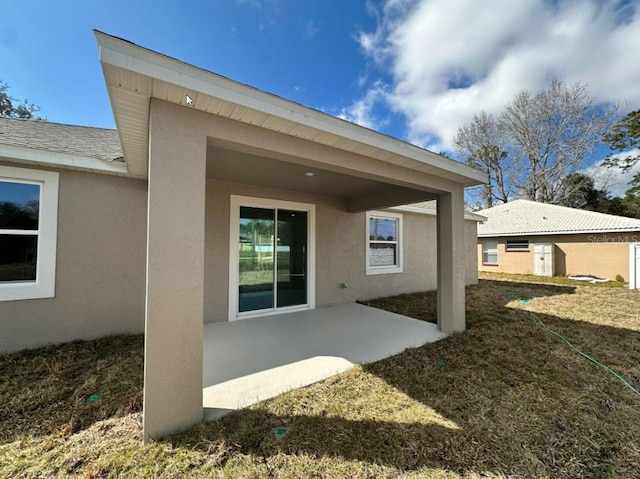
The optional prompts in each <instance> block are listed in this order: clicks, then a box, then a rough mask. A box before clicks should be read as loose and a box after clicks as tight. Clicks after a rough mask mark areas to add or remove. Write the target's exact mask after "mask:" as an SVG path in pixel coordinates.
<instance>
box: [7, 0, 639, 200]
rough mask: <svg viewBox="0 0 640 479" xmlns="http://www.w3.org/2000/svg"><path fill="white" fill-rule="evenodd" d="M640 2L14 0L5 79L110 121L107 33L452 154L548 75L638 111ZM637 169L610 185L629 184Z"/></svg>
mask: <svg viewBox="0 0 640 479" xmlns="http://www.w3.org/2000/svg"><path fill="white" fill-rule="evenodd" d="M639 6H640V0H518V1H513V0H483V1H477V0H456V1H451V0H361V1H360V0H340V1H339V0H304V1H302V0H209V1H196V0H182V1H181V2H175V1H174V2H170V1H166V0H156V1H142V0H128V1H123V0H110V1H108V2H107V1H98V0H84V1H81V0H77V1H70V0H57V1H52V0H3V2H2V20H3V21H2V24H1V26H0V66H1V69H0V79H2V80H4V81H5V82H6V83H8V84H9V85H10V87H11V88H10V93H11V94H12V95H13V96H15V97H17V98H19V99H22V98H28V99H29V100H30V101H32V102H34V103H36V104H38V105H39V106H40V107H41V108H42V111H41V114H42V115H44V116H45V117H46V118H47V119H49V120H50V121H56V122H62V123H72V124H81V125H92V126H102V127H113V126H114V122H113V117H112V113H111V109H110V105H109V100H108V96H107V92H106V88H105V86H104V80H103V78H102V73H101V69H100V65H99V62H98V52H97V47H96V43H95V40H94V37H93V33H92V30H93V29H94V28H95V29H98V30H101V31H104V32H106V33H109V34H111V35H116V36H119V37H122V38H125V39H127V40H130V41H132V42H134V43H136V44H138V45H141V46H143V47H147V48H150V49H152V50H155V51H158V52H160V53H163V54H166V55H169V56H172V57H175V58H177V59H179V60H182V61H185V62H188V63H191V64H194V65H196V66H199V67H202V68H205V69H207V70H211V71H213V72H216V73H219V74H222V75H225V76H228V77H230V78H232V79H234V80H237V81H240V82H243V83H247V84H249V85H252V86H254V87H257V88H260V89H262V90H265V91H268V92H271V93H275V94H277V95H280V96H283V97H285V98H287V99H290V100H293V101H296V102H299V103H302V104H304V105H307V106H310V107H313V108H316V109H320V110H323V111H325V112H327V113H330V114H333V115H336V116H340V117H342V118H345V119H348V120H351V121H354V122H357V123H359V124H362V125H364V126H367V127H370V128H373V129H376V130H379V131H382V132H384V133H387V134H390V135H392V136H395V137H398V138H401V139H403V140H407V141H410V142H412V143H415V144H418V145H420V146H424V147H427V148H430V149H432V150H434V151H437V152H440V151H447V152H453V149H454V148H453V136H454V134H455V132H456V131H457V129H458V128H459V127H460V126H462V125H464V124H465V123H467V122H469V121H470V120H471V119H472V117H473V115H474V114H476V113H478V112H479V111H481V110H485V111H488V112H490V113H497V112H499V111H500V110H501V109H502V108H503V107H504V105H505V104H506V103H507V102H508V101H509V100H510V99H511V98H512V97H513V95H514V94H515V93H517V92H518V91H520V90H522V89H524V88H527V89H529V90H532V91H536V90H538V89H541V88H544V87H545V86H546V85H547V84H548V81H549V79H550V78H552V77H560V78H563V79H564V80H566V81H567V82H569V83H572V82H576V81H581V82H583V83H586V84H587V85H588V87H589V89H590V90H591V92H592V93H593V94H594V95H595V96H596V97H597V98H598V99H599V100H602V101H606V102H611V101H618V102H624V107H625V109H627V110H630V109H632V108H640V81H639V80H638V79H639V78H640V62H639V61H638V60H637V59H638V58H640V40H639V39H640V8H639ZM591 160H592V161H595V157H594V158H592V159H591ZM588 166H589V165H588V164H587V165H585V167H588ZM638 167H639V168H640V165H638ZM631 173H633V172H631ZM631 173H630V174H629V175H628V177H630V175H631ZM625 178H626V177H620V178H619V181H618V183H619V185H618V186H615V185H614V186H613V187H610V189H612V190H614V192H617V193H620V192H621V191H623V190H624V189H626V188H625V186H626V180H625Z"/></svg>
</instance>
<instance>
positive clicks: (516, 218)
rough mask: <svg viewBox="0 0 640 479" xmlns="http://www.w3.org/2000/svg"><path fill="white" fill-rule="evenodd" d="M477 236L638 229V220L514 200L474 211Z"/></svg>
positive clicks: (639, 228)
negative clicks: (480, 218) (478, 219)
mask: <svg viewBox="0 0 640 479" xmlns="http://www.w3.org/2000/svg"><path fill="white" fill-rule="evenodd" d="M477 213H478V214H479V215H482V216H485V217H486V218H487V220H486V221H484V222H482V223H478V236H479V237H493V236H527V235H543V234H577V233H606V232H624V231H640V220H638V219H634V218H625V217H622V216H614V215H607V214H604V213H595V212H593V211H585V210H578V209H575V208H567V207H565V206H557V205H548V204H544V203H537V202H535V201H529V200H515V201H510V202H509V203H505V204H502V205H498V206H494V207H493V208H487V209H485V210H481V211H478V212H477Z"/></svg>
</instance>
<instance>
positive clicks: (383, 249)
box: [366, 211, 402, 274]
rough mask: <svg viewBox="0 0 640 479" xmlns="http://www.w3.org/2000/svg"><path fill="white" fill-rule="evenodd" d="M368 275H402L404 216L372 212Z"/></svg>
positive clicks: (369, 213) (368, 225)
mask: <svg viewBox="0 0 640 479" xmlns="http://www.w3.org/2000/svg"><path fill="white" fill-rule="evenodd" d="M366 218H367V274H384V273H402V215H400V214H397V213H382V212H377V211H370V212H368V213H367V215H366Z"/></svg>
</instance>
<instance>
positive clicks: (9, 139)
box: [0, 117, 122, 161]
mask: <svg viewBox="0 0 640 479" xmlns="http://www.w3.org/2000/svg"><path fill="white" fill-rule="evenodd" d="M0 144H2V145H8V146H14V147H19V148H29V149H34V150H42V151H48V152H53V153H62V154H69V155H76V156H81V157H85V158H94V159H97V160H103V161H113V160H119V159H121V158H122V147H121V146H120V138H119V137H118V132H117V131H116V130H111V129H106V128H94V127H89V126H76V125H64V124H61V123H52V122H49V121H38V120H23V119H16V118H2V117H0Z"/></svg>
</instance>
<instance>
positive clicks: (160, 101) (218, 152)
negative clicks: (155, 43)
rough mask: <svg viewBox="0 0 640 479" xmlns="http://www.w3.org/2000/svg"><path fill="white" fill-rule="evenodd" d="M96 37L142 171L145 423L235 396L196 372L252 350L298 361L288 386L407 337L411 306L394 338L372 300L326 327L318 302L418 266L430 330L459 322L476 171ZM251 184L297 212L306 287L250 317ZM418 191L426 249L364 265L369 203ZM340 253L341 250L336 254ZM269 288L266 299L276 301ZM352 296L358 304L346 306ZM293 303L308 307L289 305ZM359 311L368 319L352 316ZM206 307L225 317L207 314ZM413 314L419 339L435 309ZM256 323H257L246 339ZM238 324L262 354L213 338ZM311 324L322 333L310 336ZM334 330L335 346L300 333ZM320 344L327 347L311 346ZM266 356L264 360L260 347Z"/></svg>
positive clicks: (180, 423) (221, 366) (333, 300)
mask: <svg viewBox="0 0 640 479" xmlns="http://www.w3.org/2000/svg"><path fill="white" fill-rule="evenodd" d="M96 38H97V40H98V45H99V48H100V61H101V63H102V68H103V72H104V76H105V81H106V84H107V88H108V90H109V96H110V99H111V103H112V106H113V110H114V116H115V119H116V124H117V127H118V133H119V136H120V139H121V142H122V148H123V152H124V162H125V165H126V168H127V171H128V174H129V175H130V176H134V177H139V178H146V179H147V190H148V196H147V225H146V226H147V274H146V293H147V294H146V316H145V373H144V415H143V426H144V437H145V439H149V438H154V437H159V436H162V435H164V434H168V433H171V432H175V431H178V430H180V429H184V428H186V427H188V426H190V425H192V424H194V423H196V422H198V421H200V420H202V418H203V416H204V411H205V409H204V408H203V406H204V407H211V408H217V407H218V406H220V407H219V408H220V409H229V408H232V407H236V406H237V405H239V403H238V401H237V400H233V399H230V400H229V401H230V402H226V403H225V402H219V403H218V405H217V406H216V403H211V404H212V405H211V406H207V404H203V386H204V389H205V395H204V396H205V402H206V401H208V400H209V399H206V398H208V397H210V398H212V397H214V396H213V390H210V389H209V387H210V386H213V384H226V386H227V389H228V390H230V391H231V390H233V388H232V387H230V385H229V384H228V383H227V382H228V381H231V380H232V379H233V378H236V379H237V377H238V376H239V375H243V376H242V377H247V376H246V375H247V374H248V375H249V377H251V374H254V373H256V371H254V370H252V367H253V369H255V366H251V364H252V363H253V362H254V361H256V362H257V361H258V360H259V359H260V358H261V359H262V361H263V364H262V365H261V366H260V367H265V368H266V369H267V370H268V371H270V373H269V374H275V375H279V374H281V373H282V371H283V370H281V369H278V368H281V367H286V366H287V365H290V364H298V363H302V364H301V365H300V364H299V366H300V367H298V368H297V369H295V370H296V371H297V373H296V374H297V375H298V376H305V377H304V378H303V377H300V378H299V380H298V381H297V382H295V381H294V383H292V384H293V385H291V387H295V385H296V384H297V385H302V384H303V383H305V381H311V382H313V381H315V380H317V379H321V378H322V377H323V374H326V373H323V374H320V375H318V376H317V378H314V376H313V374H312V373H313V371H316V372H317V371H320V370H324V371H334V372H335V371H338V370H340V368H341V367H346V366H347V365H350V364H351V363H353V362H361V361H362V362H366V361H370V360H375V359H380V358H382V357H385V356H388V355H389V354H394V353H396V352H400V351H401V350H403V349H405V348H406V347H409V346H411V345H417V344H413V343H410V342H409V341H408V339H409V337H410V336H412V335H413V334H411V331H413V330H412V329H411V328H413V327H415V326H416V323H414V322H412V321H409V322H407V321H404V322H401V323H402V324H400V322H399V323H398V326H397V329H398V330H402V329H403V328H405V327H406V328H407V331H408V332H409V333H407V332H404V331H396V332H395V334H397V335H398V336H397V338H398V339H397V341H398V342H397V343H395V342H394V340H393V339H392V338H393V337H394V336H393V335H392V334H391V333H390V331H388V330H386V329H384V331H385V334H386V336H384V335H382V336H380V337H381V338H382V341H381V342H379V343H375V341H374V340H377V337H376V334H375V329H372V324H378V323H377V322H376V321H377V320H376V319H375V318H376V314H378V313H374V312H372V311H369V312H368V313H367V314H363V315H361V314H360V311H364V310H363V309H362V308H361V307H359V306H357V305H354V304H351V305H346V306H343V307H344V308H345V309H344V310H343V311H344V314H346V315H347V316H349V317H352V319H351V320H350V321H349V322H347V323H346V324H344V325H343V324H340V328H345V327H346V328H347V329H345V330H343V331H342V333H341V332H340V328H338V331H337V332H336V334H333V335H331V334H330V333H331V331H332V327H333V326H332V325H334V326H335V324H336V323H334V322H333V320H335V319H336V318H337V317H340V316H339V315H334V317H333V318H332V315H331V314H328V316H326V315H327V313H328V312H330V311H331V309H324V310H323V309H318V310H316V309H315V308H319V307H321V306H328V305H335V304H341V303H343V304H344V303H353V302H354V301H355V300H357V299H365V298H363V297H359V296H358V295H360V294H362V295H363V296H368V297H373V295H375V294H378V295H382V294H384V293H385V292H387V291H388V285H390V284H392V283H393V284H396V286H398V289H397V290H398V291H406V290H409V289H410V288H411V289H412V290H414V291H415V290H416V288H419V287H421V286H420V284H419V283H418V282H417V281H416V280H415V279H414V278H415V277H417V276H418V275H420V276H421V277H425V275H426V276H428V278H429V279H430V280H432V281H433V282H432V285H433V286H434V287H435V286H437V290H438V313H437V321H438V325H437V330H438V331H440V332H441V333H444V334H448V333H451V332H461V331H464V329H465V304H464V287H465V267H464V258H465V218H464V188H465V187H466V186H470V185H476V184H481V183H482V182H484V181H485V179H486V175H484V174H483V173H481V172H479V171H478V170H475V169H473V168H471V167H469V166H466V165H463V164H461V163H458V162H455V161H452V160H450V159H447V158H444V157H441V156H439V155H436V154H434V153H431V152H429V151H426V150H424V149H421V148H418V147H416V146H413V145H409V144H407V143H404V142H402V141H400V140H396V139H394V138H390V137H388V136H385V135H382V134H380V133H377V132H375V131H372V130H369V129H366V128H363V127H361V126H358V125H355V124H352V123H349V122H346V121H344V120H341V119H338V118H335V117H332V116H330V115H327V114H325V113H322V112H320V111H317V110H313V109H311V108H307V107H304V106H302V105H299V104H296V103H293V102H290V101H287V100H285V99H283V98H280V97H277V96H275V95H271V94H268V93H265V92H262V91H260V90H257V89H255V88H252V87H249V86H247V85H243V84H240V83H237V82H234V81H232V80H229V79H227V78H224V77H221V76H219V75H216V74H214V73H211V72H208V71H205V70H201V69H199V68H196V67H193V66H191V65H188V64H185V63H183V62H180V61H178V60H175V59H172V58H169V57H166V56H164V55H161V54H158V53H156V52H153V51H150V50H147V49H144V48H141V47H139V46H137V45H135V44H133V43H131V42H128V41H125V40H122V39H119V38H116V37H112V36H109V35H105V34H103V33H100V32H96ZM251 198H253V199H256V198H258V199H261V200H264V201H266V202H268V203H269V205H268V206H264V208H265V209H269V211H278V208H280V210H284V211H287V210H292V211H288V212H289V213H291V216H294V214H298V213H300V212H302V213H303V214H304V215H306V218H307V223H306V224H307V226H306V230H305V233H304V234H305V235H306V237H308V241H306V242H305V243H304V244H302V243H300V244H302V247H301V248H300V261H299V262H300V263H301V264H304V265H305V270H304V274H303V277H304V280H303V281H302V283H304V287H305V289H304V294H305V299H304V300H302V301H300V302H299V303H297V305H296V306H295V307H294V309H295V311H296V312H295V313H294V312H290V313H289V314H291V315H292V316H291V317H287V318H283V317H281V318H269V317H262V318H260V320H259V321H260V322H259V323H257V324H256V325H255V326H254V327H250V326H251V325H252V323H251V322H249V321H250V320H248V319H243V321H236V320H237V319H241V317H240V316H241V314H240V313H241V312H242V310H240V311H239V310H238V301H239V300H238V284H239V282H238V274H239V266H238V261H237V260H236V259H237V256H238V247H239V245H238V238H239V235H238V231H237V230H238V218H239V216H238V215H239V214H240V213H239V211H241V210H242V208H247V207H251V208H254V209H256V210H257V209H260V208H261V206H256V205H255V204H253V203H251V202H252V201H253V200H252V199H251ZM427 200H436V202H437V218H436V221H435V222H434V223H437V225H436V224H434V227H433V228H432V229H431V230H430V231H429V233H433V232H434V230H436V232H435V235H434V238H433V241H432V242H431V245H432V246H434V247H433V253H430V254H431V256H430V257H429V259H428V261H423V262H422V263H420V262H419V261H418V259H420V258H422V257H423V256H424V255H425V253H424V251H414V256H413V257H412V258H408V259H407V262H406V264H405V269H404V270H403V269H402V265H399V266H400V267H399V268H397V270H396V271H395V272H396V273H398V274H395V275H385V276H386V277H385V276H380V275H376V274H370V273H369V271H366V272H365V257H364V256H362V254H363V253H362V252H363V251H365V242H366V243H367V245H368V244H369V243H368V239H369V236H365V216H366V214H369V212H371V211H376V210H384V209H388V208H391V207H395V206H401V205H406V204H408V203H416V202H421V201H427ZM250 203H251V204H250ZM255 218H258V217H257V216H256V217H255ZM256 221H258V220H257V219H256ZM269 221H271V223H273V220H269ZM275 223H276V224H278V223H279V220H277V221H275ZM474 226H475V225H474ZM426 233H427V232H426V231H423V233H421V234H424V236H422V237H426ZM267 236H268V235H267ZM274 238H275V239H274ZM270 241H272V242H273V241H276V243H277V241H280V238H278V235H277V234H275V233H271V240H270ZM414 244H415V243H414ZM421 244H424V240H423V243H421ZM436 245H437V246H436ZM240 247H242V246H241V245H240ZM273 248H274V249H273V250H274V251H275V249H276V247H275V246H274V247H273ZM367 248H369V246H367ZM336 253H340V254H341V256H339V258H340V259H339V260H337V261H332V259H334V258H336ZM401 255H402V253H401ZM316 257H317V261H316ZM400 257H402V256H400ZM417 264H420V265H421V266H419V267H417V266H416V265H417ZM411 268H413V269H412V271H413V272H412V273H411V274H407V270H409V269H411ZM417 269H420V270H419V271H418V270H417ZM290 273H293V271H290ZM291 276H300V275H297V274H291ZM347 276H348V277H350V278H351V279H350V280H349V281H346V280H345V279H344V278H345V277H347ZM390 276H393V277H390ZM347 285H348V287H347ZM273 304H275V306H274V307H273V311H272V313H270V314H274V313H279V311H280V310H279V307H278V305H277V303H273ZM349 308H355V309H353V311H356V310H357V311H358V314H355V313H354V314H351V313H348V311H350V309H349ZM304 309H306V310H308V311H303V312H300V311H302V310H304ZM289 311H293V310H292V309H291V308H290V309H289ZM333 311H334V312H335V311H339V310H333ZM298 315H299V316H298ZM323 315H324V316H323ZM369 316H371V318H369ZM244 317H247V316H244ZM296 318H297V320H296ZM308 318H313V319H314V320H313V321H306V319H308ZM358 318H359V319H358ZM365 320H366V321H374V323H367V324H360V323H359V322H358V321H365ZM244 321H247V323H246V324H244V323H243V322H244ZM210 322H220V323H219V324H211V325H210V324H207V325H205V324H204V323H210ZM320 322H326V324H322V325H319V327H320V329H319V330H317V331H314V330H309V331H306V332H305V331H304V330H297V328H301V327H302V326H303V325H310V323H314V324H315V323H320ZM236 323H238V324H236ZM389 324H390V323H389ZM419 326H420V327H421V328H422V329H423V330H422V332H421V333H420V334H415V336H416V337H418V338H420V339H419V341H418V342H420V341H422V343H424V342H426V341H428V340H429V339H428V338H432V339H435V338H437V337H438V335H439V334H441V333H438V332H437V331H435V330H434V326H432V325H424V324H421V325H419ZM314 327H315V325H314ZM376 327H377V326H376ZM386 327H388V325H387V326H386ZM349 328H351V329H349ZM260 330H263V331H264V332H263V333H262V334H261V335H257V336H256V338H255V339H253V340H250V339H249V338H251V337H252V334H256V333H255V332H256V331H260ZM344 331H351V332H349V333H345V332H344ZM243 333H244V334H245V335H246V338H242V341H249V343H250V344H252V347H255V348H257V349H256V350H257V351H260V348H265V347H266V348H269V349H270V351H269V354H263V355H262V357H261V356H260V354H259V353H252V352H251V350H250V349H249V348H244V347H239V348H238V347H237V346H236V348H237V349H236V350H234V351H232V353H233V354H232V357H235V358H236V360H235V361H229V360H228V358H227V355H225V354H224V353H223V351H225V348H227V347H230V346H229V345H228V343H226V342H224V341H221V340H219V339H216V338H217V337H224V335H225V334H231V335H234V334H236V335H238V334H239V335H242V334H243ZM414 333H415V331H414ZM314 334H319V335H323V334H324V335H328V336H325V339H323V340H322V341H320V340H318V338H314V337H313V335H314ZM341 334H348V335H350V336H351V338H352V339H351V341H347V342H345V343H341V340H340V339H339V337H340V335H341ZM278 336H282V339H278V341H277V342H275V343H273V346H272V347H269V346H268V344H269V343H268V342H266V341H264V338H265V337H268V338H271V339H273V338H276V337H278ZM331 336H333V337H331ZM358 336H362V338H359V339H358ZM260 337H262V338H263V342H260V341H259V339H260ZM207 338H209V339H207ZM236 338H237V339H236V341H240V338H239V337H237V336H236ZM287 338H288V339H287ZM303 338H304V341H303ZM356 339H358V340H356ZM209 340H210V341H211V342H210V343H209V344H210V346H207V341H209ZM251 341H253V343H251ZM359 341H362V342H359ZM367 341H369V342H367ZM371 341H374V342H371ZM387 341H388V342H389V344H386V343H387ZM232 343H233V341H232ZM296 343H297V344H308V351H307V352H308V354H312V355H311V356H305V355H302V356H299V355H298V356H296V354H299V353H300V351H298V353H296V349H295V347H293V345H294V344H296ZM332 344H333V345H339V344H342V346H340V347H337V346H336V348H337V349H331V348H328V349H322V348H320V349H312V348H311V346H312V345H317V346H322V347H327V346H329V345H332ZM374 344H377V346H375V347H374V346H373V345H374ZM281 345H287V347H284V346H281ZM279 348H282V349H280V351H278V349H279ZM349 348H352V351H351V352H350V353H348V352H346V351H347V350H348V349H349ZM368 348H372V349H371V351H372V352H371V355H369V356H367V355H366V354H364V352H366V350H367V349H368ZM376 348H378V349H376ZM274 350H275V351H274ZM221 351H222V352H221ZM287 351H288V352H287ZM358 351H361V352H362V353H363V354H364V355H362V354H360V353H358ZM373 351H378V352H375V353H374V352H373ZM281 353H282V356H281V357H280V356H279V354H281ZM229 354H231V352H229ZM245 354H246V356H245ZM305 354H307V353H305ZM279 357H280V359H278V358H279ZM323 357H324V358H327V357H328V358H333V359H329V360H325V359H318V358H323ZM269 358H271V361H272V362H271V363H269V362H267V363H264V361H265V360H268V359H269ZM232 363H233V364H232ZM243 365H244V366H243ZM310 365H312V366H310ZM245 366H246V369H244V370H243V369H242V368H244V367H245ZM234 368H236V369H234ZM233 371H236V372H233ZM263 371H264V370H263ZM305 371H306V372H305ZM265 374H266V373H265ZM288 374H289V372H287V371H286V370H285V372H284V373H282V375H285V376H286V375H288ZM294 376H295V375H294ZM203 377H204V379H205V384H203ZM220 381H221V382H220ZM221 388H222V386H221V387H220V388H218V389H221ZM275 390H278V387H276V388H275ZM266 391H267V389H266V388H263V389H262V390H261V392H259V393H256V394H255V396H256V397H257V398H260V397H261V396H262V395H265V397H266V394H267V393H266ZM209 393H210V394H209ZM225 394H226V393H225ZM269 394H271V393H269ZM222 396H224V394H222ZM222 396H219V397H222ZM225 404H226V405H225ZM230 406H231V407H230Z"/></svg>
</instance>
